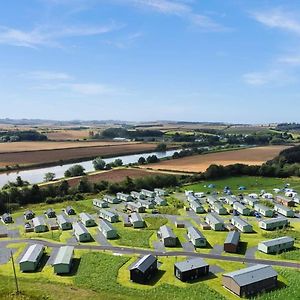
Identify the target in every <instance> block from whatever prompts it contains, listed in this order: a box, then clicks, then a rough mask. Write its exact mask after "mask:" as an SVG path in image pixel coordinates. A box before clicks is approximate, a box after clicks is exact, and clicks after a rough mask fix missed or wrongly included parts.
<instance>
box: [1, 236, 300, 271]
mask: <svg viewBox="0 0 300 300" xmlns="http://www.w3.org/2000/svg"><path fill="white" fill-rule="evenodd" d="M11 243H30V244H33V243H40V244H43V245H44V246H47V247H59V246H65V245H66V244H62V243H53V242H49V241H44V240H40V239H11V240H5V241H0V247H3V246H4V247H5V246H6V245H7V244H11ZM74 247H75V248H76V249H82V250H95V251H112V252H114V253H118V254H130V255H133V254H138V255H146V254H153V255H155V256H165V257H166V256H188V257H201V258H208V259H215V260H221V261H229V262H241V263H245V264H267V265H271V266H280V267H289V268H295V269H300V262H299V263H297V262H288V261H281V260H267V259H256V258H245V257H239V256H222V255H219V254H212V253H209V254H207V253H195V252H187V251H168V252H162V251H155V250H152V249H138V248H131V247H122V246H111V245H99V246H97V245H88V244H78V245H75V246H74Z"/></svg>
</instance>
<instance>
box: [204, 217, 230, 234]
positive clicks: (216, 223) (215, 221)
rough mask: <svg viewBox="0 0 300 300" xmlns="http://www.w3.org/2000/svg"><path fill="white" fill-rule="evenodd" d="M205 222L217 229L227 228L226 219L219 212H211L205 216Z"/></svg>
mask: <svg viewBox="0 0 300 300" xmlns="http://www.w3.org/2000/svg"><path fill="white" fill-rule="evenodd" d="M205 222H206V223H207V224H208V225H210V227H211V228H212V229H213V230H215V231H222V230H225V225H224V221H223V219H222V218H220V217H219V215H218V214H217V213H209V214H207V215H206V217H205Z"/></svg>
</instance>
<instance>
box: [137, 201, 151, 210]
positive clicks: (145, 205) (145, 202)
mask: <svg viewBox="0 0 300 300" xmlns="http://www.w3.org/2000/svg"><path fill="white" fill-rule="evenodd" d="M137 203H139V205H140V206H144V207H145V208H147V209H152V208H154V207H155V204H154V203H153V202H151V201H149V200H142V199H140V200H138V202H137Z"/></svg>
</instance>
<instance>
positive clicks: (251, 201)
mask: <svg viewBox="0 0 300 300" xmlns="http://www.w3.org/2000/svg"><path fill="white" fill-rule="evenodd" d="M243 200H244V202H246V203H247V204H248V205H249V206H251V207H254V205H255V204H257V203H259V200H258V199H257V198H253V197H250V196H244V198H243Z"/></svg>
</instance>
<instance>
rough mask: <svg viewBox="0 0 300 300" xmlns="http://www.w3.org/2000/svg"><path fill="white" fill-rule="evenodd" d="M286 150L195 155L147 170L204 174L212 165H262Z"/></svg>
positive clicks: (268, 147) (260, 149)
mask: <svg viewBox="0 0 300 300" xmlns="http://www.w3.org/2000/svg"><path fill="white" fill-rule="evenodd" d="M286 148H287V147H286V146H266V147H256V148H249V149H242V150H234V151H224V152H218V153H210V154H204V155H193V156H188V157H184V158H179V159H172V160H166V161H162V162H159V163H156V164H151V165H147V166H145V168H147V167H150V168H151V169H154V170H170V171H182V172H184V171H185V172H204V171H205V170H206V169H207V168H208V167H209V166H210V165H211V164H217V165H223V166H227V165H231V164H235V163H241V164H248V165H262V164H263V163H264V162H266V161H268V160H270V159H273V158H274V157H275V156H277V155H278V154H279V153H280V152H281V151H282V150H284V149H286Z"/></svg>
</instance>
